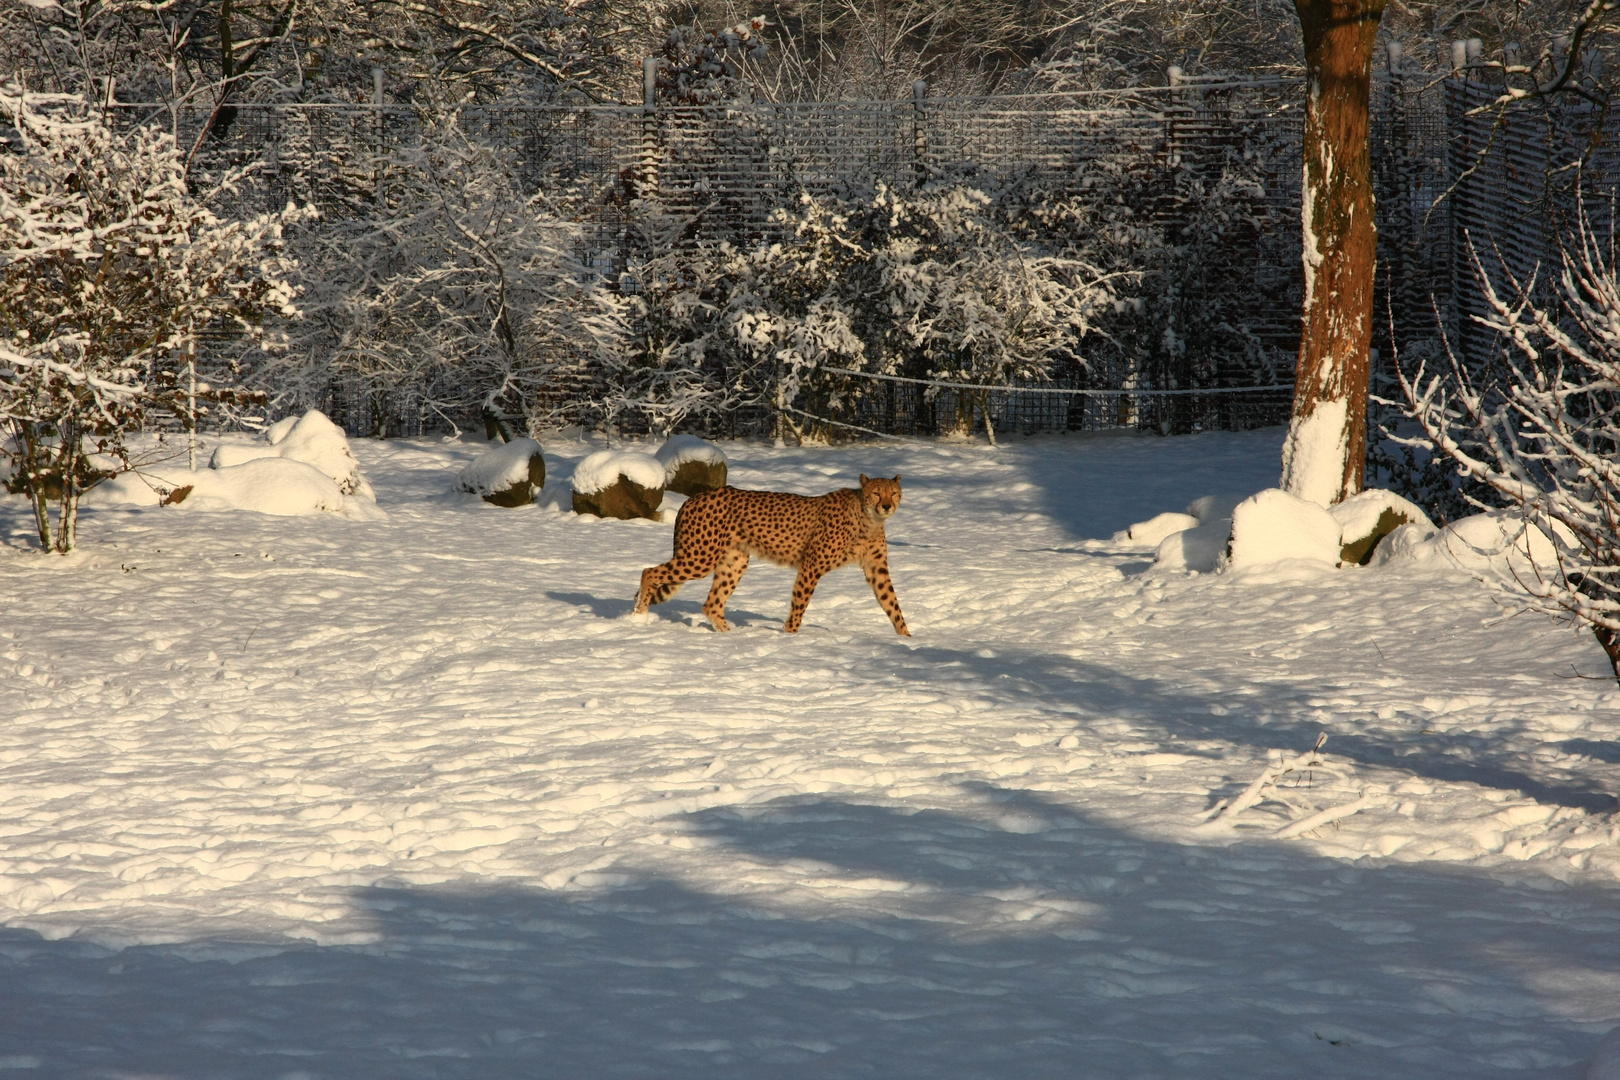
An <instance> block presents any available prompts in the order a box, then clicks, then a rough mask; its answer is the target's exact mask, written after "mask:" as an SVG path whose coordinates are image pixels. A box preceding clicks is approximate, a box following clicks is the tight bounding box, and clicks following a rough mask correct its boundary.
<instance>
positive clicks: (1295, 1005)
mask: <svg viewBox="0 0 1620 1080" xmlns="http://www.w3.org/2000/svg"><path fill="white" fill-rule="evenodd" d="M1281 438H1282V433H1281V431H1280V430H1271V431H1262V432H1252V433H1247V434H1226V433H1220V434H1208V435H1201V436H1192V437H1185V438H1176V439H1159V438H1152V437H1131V436H1102V437H1069V438H1061V437H1051V438H1042V439H1032V440H1028V441H1019V440H1013V441H1012V442H1011V443H1010V444H1008V445H1004V446H1003V447H1001V448H999V449H990V448H988V447H985V446H983V445H982V444H965V443H957V444H939V445H920V444H918V445H899V444H883V445H865V446H854V447H838V448H806V449H789V450H778V449H772V448H770V447H769V446H768V445H765V444H762V443H738V444H727V445H726V447H725V449H726V452H727V455H728V456H729V458H730V460H731V478H732V482H733V483H735V484H737V485H739V486H743V487H760V488H777V489H785V490H795V491H802V492H807V493H812V494H814V493H819V492H822V491H826V490H829V489H831V488H834V487H839V486H848V485H852V484H854V482H855V480H856V477H857V475H858V474H859V473H862V472H865V473H868V474H870V475H892V474H893V473H895V472H900V473H903V474H904V477H905V480H904V489H905V500H904V503H903V505H902V506H901V508H900V510H899V512H898V513H897V514H896V516H895V518H894V519H893V520H892V521H891V523H890V526H889V534H890V558H891V563H892V565H893V569H894V575H895V581H896V585H897V588H898V590H899V596H900V600H901V603H902V605H903V607H904V610H905V614H906V618H907V620H908V621H909V622H910V624H911V628H912V631H913V634H914V635H915V636H914V637H912V638H909V639H906V638H899V637H897V636H896V635H895V634H894V632H893V631H892V629H891V628H890V627H889V624H888V620H887V619H885V618H884V616H883V613H882V611H881V610H880V609H879V607H878V605H877V603H876V602H875V601H874V600H873V598H872V596H871V593H870V591H869V590H868V589H867V586H866V584H865V582H864V581H863V580H862V578H861V575H860V573H859V571H858V570H855V569H852V568H851V569H845V570H842V571H839V572H837V573H835V574H833V575H832V576H830V577H829V578H827V579H825V580H824V581H823V583H822V585H821V587H820V589H819V590H818V591H817V593H816V597H815V600H814V602H813V603H812V604H811V605H810V610H809V614H808V618H807V620H806V624H805V629H804V631H803V632H802V633H800V634H799V635H797V636H789V635H784V634H782V633H781V632H780V631H779V629H778V628H779V626H780V624H781V621H782V619H783V618H784V616H785V615H786V612H787V605H788V595H789V591H790V585H791V580H792V579H791V572H790V571H787V570H783V569H779V568H775V567H769V566H763V565H759V564H757V563H756V565H755V566H754V567H753V568H752V569H751V570H750V571H749V573H748V575H747V577H746V578H745V579H744V581H743V583H742V585H741V587H740V589H739V590H738V592H737V594H736V596H735V597H734V598H733V599H732V601H731V604H730V606H729V608H728V609H727V616H728V618H730V619H731V620H732V621H733V623H734V624H735V625H736V626H737V627H738V629H737V630H736V631H735V632H733V633H731V634H727V635H718V634H715V633H713V632H712V631H711V630H710V629H709V628H708V625H707V623H706V621H705V620H704V619H703V617H702V614H701V612H700V610H699V606H700V604H701V602H702V600H703V595H704V591H705V588H706V585H705V584H704V583H693V584H692V585H689V586H688V587H687V589H686V590H685V591H684V592H682V593H681V594H680V595H679V596H678V597H677V598H676V599H675V600H674V601H672V602H670V603H668V604H666V605H664V606H662V607H658V608H655V609H653V610H654V614H653V616H652V617H651V618H650V619H647V620H645V621H643V620H637V619H635V618H633V617H628V618H627V617H626V616H627V614H628V612H629V611H630V607H631V603H632V601H633V599H634V595H635V590H636V585H637V581H638V577H639V574H640V571H641V569H642V568H643V567H645V566H649V565H652V564H654V563H657V562H661V561H663V560H664V559H667V558H668V557H669V545H670V528H669V526H668V525H667V524H655V523H652V522H646V521H635V522H622V521H602V520H596V519H588V518H582V517H578V516H575V515H573V514H571V513H568V512H564V511H563V510H561V509H559V508H558V505H557V504H558V502H559V501H564V502H565V501H566V499H563V500H559V499H558V498H557V497H555V496H556V492H551V497H549V498H547V499H545V500H543V504H542V505H538V506H529V507H524V508H521V509H516V510H510V509H501V508H497V507H493V506H490V505H487V504H485V503H483V502H481V501H480V500H478V499H477V498H476V497H475V496H471V495H457V494H452V493H450V491H449V488H450V484H451V482H452V480H453V478H454V477H455V475H456V474H457V472H458V471H459V470H460V469H461V468H462V467H463V466H464V465H465V464H467V463H468V462H469V461H470V460H472V458H473V457H474V456H475V455H476V454H477V453H478V452H479V451H480V450H481V449H482V447H479V446H473V445H469V444H463V443H448V444H441V443H435V442H370V441H361V442H357V443H356V444H355V452H356V454H357V455H358V457H359V459H360V462H361V464H362V466H363V468H364V470H365V474H366V477H367V479H369V480H370V482H371V484H372V485H373V486H374V487H375V489H376V493H377V499H378V503H379V505H380V506H381V507H382V508H383V509H384V510H386V512H387V515H388V516H387V518H386V519H385V520H355V519H352V518H345V517H341V516H338V515H334V514H323V515H318V516H314V517H298V518H278V517H269V516H263V515H258V514H253V513H247V512H238V511H221V512H208V511H202V510H192V511H188V510H186V509H185V508H184V507H168V508H161V509H159V508H152V509H146V510H115V509H101V510H87V511H86V514H85V518H84V520H83V522H82V528H81V542H82V544H83V550H82V551H81V552H80V553H78V554H76V555H74V556H71V557H69V558H66V559H62V558H53V557H44V556H40V555H36V554H33V553H30V552H27V551H26V550H25V548H26V546H27V538H28V534H29V530H30V522H29V519H28V516H27V513H26V507H25V505H24V504H23V503H22V501H21V500H19V499H15V498H7V499H5V501H4V502H0V539H3V540H4V542H5V544H6V546H3V547H0V609H3V610H4V612H5V619H4V624H3V627H0V1074H4V1075H12V1074H13V1073H12V1072H10V1070H16V1072H15V1075H17V1076H19V1077H21V1076H28V1075H35V1076H50V1077H81V1076H82V1077H134V1076H140V1077H186V1078H190V1077H198V1078H204V1077H206V1078H227V1077H255V1078H256V1077H265V1078H273V1077H282V1078H295V1077H306V1078H308V1077H330V1078H358V1077H467V1078H480V1080H482V1078H493V1077H568V1078H596V1077H603V1078H613V1077H658V1078H674V1077H688V1076H690V1077H704V1078H707V1077H749V1078H756V1077H793V1076H811V1075H814V1076H826V1077H846V1076H849V1077H854V1076H871V1077H883V1078H891V1077H919V1078H930V1080H935V1078H954V1077H987V1078H991V1077H993V1078H1022V1077H1059V1076H1061V1077H1079V1076H1096V1077H1188V1078H1212V1077H1232V1078H1245V1080H1248V1078H1262V1077H1279V1078H1284V1077H1286V1078H1298V1077H1312V1078H1318V1077H1320V1078H1333V1077H1344V1078H1367V1077H1411V1078H1425V1080H1427V1078H1436V1077H1457V1078H1468V1080H1488V1078H1497V1077H1560V1078H1571V1080H1573V1078H1577V1077H1579V1076H1581V1075H1582V1071H1583V1068H1584V1066H1583V1065H1582V1064H1581V1062H1582V1061H1583V1060H1584V1059H1585V1058H1586V1056H1587V1055H1589V1054H1590V1053H1591V1052H1592V1049H1593V1047H1594V1046H1595V1045H1596V1043H1597V1040H1598V1039H1599V1037H1600V1036H1601V1035H1602V1034H1603V1033H1604V1032H1606V1031H1608V1030H1609V1029H1610V1028H1611V1027H1613V1026H1615V1025H1616V1024H1617V1023H1620V843H1617V837H1620V829H1617V828H1616V826H1615V824H1613V823H1612V820H1611V818H1610V816H1609V811H1610V809H1611V808H1612V807H1613V806H1614V800H1613V798H1612V793H1614V792H1616V791H1617V790H1620V694H1617V692H1616V690H1615V688H1614V686H1613V684H1612V682H1605V681H1603V680H1602V679H1598V678H1577V677H1576V676H1577V675H1585V676H1600V675H1602V674H1603V673H1604V672H1605V670H1606V664H1605V663H1604V661H1603V658H1602V655H1601V653H1600V651H1599V650H1598V649H1597V647H1596V645H1595V644H1594V643H1592V641H1591V639H1590V636H1589V635H1582V634H1578V633H1576V632H1575V631H1573V630H1572V629H1570V628H1568V627H1561V626H1558V625H1555V624H1553V623H1551V622H1550V621H1548V620H1546V619H1545V618H1543V617H1540V616H1535V615H1520V616H1517V617H1510V618H1504V614H1505V612H1506V610H1507V609H1505V608H1504V607H1502V606H1501V605H1499V604H1498V602H1497V600H1496V599H1495V598H1493V595H1492V594H1491V592H1490V591H1489V590H1488V589H1487V588H1486V587H1484V586H1483V585H1481V584H1479V583H1478V582H1476V581H1475V580H1474V579H1473V578H1471V577H1470V576H1469V575H1468V574H1467V573H1465V572H1462V571H1452V570H1447V569H1445V568H1444V567H1441V566H1437V565H1435V564H1434V563H1433V562H1432V561H1431V562H1430V563H1427V564H1422V565H1418V564H1416V563H1400V562H1397V563H1394V564H1391V565H1388V566H1384V567H1379V568H1372V569H1352V570H1329V569H1308V568H1305V567H1299V568H1296V569H1295V570H1294V571H1291V572H1288V573H1276V572H1272V573H1253V572H1251V573H1232V574H1205V575H1195V574H1187V573H1180V572H1168V571H1166V570H1164V569H1162V568H1156V567H1154V566H1153V565H1152V561H1151V560H1152V548H1151V547H1148V546H1146V545H1143V544H1134V543H1131V542H1120V541H1115V540H1111V539H1109V538H1110V537H1111V536H1112V535H1113V534H1115V533H1116V532H1117V531H1118V530H1122V529H1125V528H1126V527H1127V526H1129V525H1131V524H1132V523H1133V522H1137V521H1142V520H1144V519H1146V518H1149V517H1152V516H1153V515H1155V514H1157V513H1159V512H1162V511H1178V510H1181V509H1183V508H1184V507H1185V505H1186V504H1187V503H1188V502H1189V501H1190V500H1192V499H1193V498H1194V497H1197V496H1201V495H1206V494H1213V493H1222V492H1229V493H1233V494H1238V495H1244V494H1248V493H1251V492H1254V491H1256V490H1258V489H1260V488H1264V487H1268V486H1270V485H1272V484H1274V483H1275V482H1276V476H1277V469H1278V466H1277V462H1278V452H1279V448H1280V442H1281ZM600 448H601V447H600V445H598V444H591V443H580V442H564V441H560V440H552V441H550V442H548V443H547V444H546V452H547V458H548V462H547V464H548V470H547V472H548V476H549V477H550V478H551V485H552V487H553V488H555V487H556V486H557V485H559V484H560V485H562V488H561V490H564V491H565V490H566V485H567V482H568V477H569V474H570V472H571V470H572V467H573V465H574V464H575V463H577V462H578V461H579V460H581V459H582V458H584V457H585V456H586V455H587V454H588V453H590V452H592V451H594V450H597V449H600ZM645 449H653V447H648V448H645ZM548 491H550V489H548ZM1324 732H1325V733H1326V734H1327V736H1328V738H1327V742H1326V744H1325V745H1324V746H1323V748H1322V751H1321V753H1322V758H1321V761H1322V767H1321V768H1320V769H1312V770H1310V771H1309V772H1308V774H1307V775H1305V776H1299V775H1298V774H1290V776H1289V777H1287V778H1285V781H1284V782H1285V784H1293V785H1295V786H1293V787H1292V788H1288V789H1286V790H1284V791H1283V792H1282V793H1281V794H1283V795H1284V796H1286V797H1287V798H1290V799H1292V800H1294V801H1295V802H1296V803H1299V804H1300V809H1299V810H1298V811H1297V812H1294V813H1298V814H1301V815H1302V814H1304V813H1306V812H1308V811H1309V810H1311V809H1313V808H1332V807H1334V806H1337V805H1342V804H1345V803H1348V802H1351V801H1352V800H1354V799H1356V798H1360V797H1364V796H1365V797H1366V798H1367V799H1368V804H1367V808H1366V809H1364V810H1362V811H1361V812H1359V813H1357V814H1355V815H1353V816H1350V817H1346V818H1343V819H1341V820H1339V821H1337V822H1334V823H1331V824H1327V825H1323V826H1322V827H1320V828H1318V829H1314V830H1310V831H1307V832H1305V833H1304V834H1303V835H1299V836H1295V837H1292V838H1288V839H1280V838H1278V837H1277V835H1276V833H1277V831H1278V830H1279V829H1281V828H1282V827H1284V826H1285V825H1286V824H1287V822H1288V821H1289V819H1290V813H1291V812H1290V811H1287V810H1286V809H1285V808H1284V807H1283V806H1282V805H1281V804H1280V803H1278V802H1276V801H1266V802H1262V803H1260V804H1259V805H1257V806H1254V807H1253V808H1251V809H1248V810H1246V811H1244V812H1243V813H1241V814H1238V815H1236V816H1235V818H1231V820H1230V824H1228V823H1226V822H1221V823H1217V824H1216V825H1214V826H1204V827H1202V828H1201V827H1200V821H1201V820H1203V819H1205V818H1206V817H1207V816H1208V813H1207V812H1208V811H1209V810H1210V809H1211V808H1212V807H1215V806H1217V805H1218V804H1219V802H1220V801H1221V800H1223V799H1225V800H1230V799H1233V798H1234V797H1236V796H1237V795H1238V794H1239V793H1240V792H1242V791H1243V790H1244V789H1245V788H1246V787H1248V786H1249V784H1250V782H1251V781H1252V780H1254V779H1255V778H1257V777H1259V776H1261V775H1262V774H1263V773H1264V772H1265V771H1266V769H1267V767H1268V763H1269V762H1272V761H1274V760H1277V759H1279V758H1281V757H1292V756H1294V755H1296V754H1300V753H1302V752H1305V751H1308V750H1310V749H1311V747H1312V746H1313V745H1314V744H1315V742H1316V740H1317V738H1318V736H1319V735H1320V734H1321V733H1324Z"/></svg>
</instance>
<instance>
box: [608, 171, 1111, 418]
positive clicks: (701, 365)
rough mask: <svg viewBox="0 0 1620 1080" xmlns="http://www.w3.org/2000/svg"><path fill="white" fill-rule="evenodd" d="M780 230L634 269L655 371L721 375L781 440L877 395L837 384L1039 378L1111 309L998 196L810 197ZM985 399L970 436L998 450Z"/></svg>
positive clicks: (1104, 279)
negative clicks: (764, 411)
mask: <svg viewBox="0 0 1620 1080" xmlns="http://www.w3.org/2000/svg"><path fill="white" fill-rule="evenodd" d="M775 219H776V225H777V228H778V230H779V235H780V236H781V239H777V240H774V241H767V242H762V243H759V244H757V245H755V246H753V247H752V248H748V249H740V248H736V247H732V246H731V245H729V244H719V245H715V246H710V247H703V246H698V247H697V249H696V250H680V251H678V252H671V253H666V254H663V255H661V256H659V257H656V258H654V259H652V260H650V261H649V262H648V263H647V264H645V265H642V266H639V267H634V268H633V270H634V271H635V273H636V274H637V275H638V277H639V279H640V281H641V282H642V283H643V284H642V287H641V290H640V292H639V294H638V295H637V296H636V297H635V298H634V302H635V303H636V305H637V311H636V312H635V313H634V315H633V317H632V318H631V319H629V320H628V321H630V322H632V323H634V324H638V325H642V326H646V325H649V324H656V325H657V326H658V327H659V331H660V332H659V334H658V335H657V342H658V345H657V351H658V357H657V362H658V364H659V365H660V366H662V367H670V366H671V365H672V364H678V366H680V367H681V368H683V369H684V370H687V371H711V372H723V373H724V375H723V376H722V377H720V378H719V379H718V380H717V381H716V383H715V388H716V393H717V394H718V393H722V392H724V393H731V394H733V395H735V394H736V393H737V392H738V390H739V388H746V390H747V391H748V392H751V395H752V396H751V400H752V401H753V402H755V403H758V404H764V405H768V406H770V407H772V408H774V409H776V411H777V413H778V416H779V417H780V423H781V428H780V429H779V432H778V434H779V435H781V434H787V433H791V434H792V435H793V436H795V437H798V438H802V437H803V435H804V431H803V429H802V428H801V426H800V425H799V424H798V423H797V422H796V421H794V420H793V419H792V416H793V415H795V414H799V413H802V412H803V411H810V412H811V413H812V414H821V415H823V416H825V415H826V414H827V413H829V412H830V413H836V412H838V411H839V410H841V409H844V408H846V407H847V406H848V405H849V404H851V403H852V402H854V401H855V400H856V399H858V398H859V397H860V396H861V395H862V394H864V393H866V392H867V390H868V389H869V388H870V385H871V384H870V383H869V382H867V381H866V380H862V379H860V378H859V377H858V376H852V375H850V374H847V371H835V370H830V369H856V370H861V371H869V372H872V373H875V374H883V375H897V374H898V375H906V376H911V377H918V378H929V379H941V380H949V381H958V382H972V383H986V384H995V385H1009V384H1010V383H1011V382H1012V381H1013V380H1017V379H1036V378H1041V377H1043V376H1044V375H1045V374H1046V373H1047V372H1048V370H1049V366H1050V364H1051V363H1052V361H1053V360H1054V358H1056V357H1057V356H1059V355H1066V354H1067V353H1068V351H1069V350H1071V349H1072V348H1073V347H1074V346H1075V344H1076V342H1077V341H1078V340H1079V338H1080V337H1081V336H1082V335H1084V334H1085V333H1086V332H1087V331H1088V330H1090V329H1091V328H1092V321H1093V319H1094V317H1095V316H1096V315H1097V314H1098V313H1099V312H1101V311H1103V310H1112V307H1113V304H1114V301H1115V299H1116V297H1115V294H1114V292H1113V288H1112V280H1111V275H1109V274H1106V273H1103V272H1101V271H1099V270H1098V269H1097V268H1096V267H1095V266H1094V265H1093V263H1092V262H1091V261H1089V260H1087V259H1086V258H1083V257H1081V256H1080V254H1078V253H1077V252H1075V251H1074V250H1072V249H1062V248H1058V247H1048V246H1038V245H1036V244H1033V243H1030V242H1027V241H1024V240H1021V239H1019V238H1018V237H1017V236H1015V235H1014V234H1013V233H1012V232H1011V231H1010V230H1009V229H1007V228H1006V227H1005V226H1003V225H1002V224H1001V221H1000V219H999V217H998V214H997V207H996V205H995V202H994V200H992V198H991V197H990V196H988V195H986V194H985V193H984V192H982V191H979V190H977V189H975V188H972V187H969V186H966V185H963V184H953V183H942V184H940V185H937V186H929V187H923V188H919V189H916V190H898V189H894V188H889V187H886V186H884V185H882V184H879V185H878V186H877V187H876V188H875V189H873V190H871V191H868V192H865V193H859V194H848V195H845V196H842V197H840V196H835V195H819V196H818V195H811V194H808V193H806V194H802V195H801V196H800V198H799V203H798V205H797V206H796V207H794V208H792V209H791V210H787V209H783V210H778V211H776V214H775ZM643 362H645V361H643ZM987 397H988V392H981V393H980V394H979V395H978V396H977V397H975V398H970V399H964V405H963V410H962V415H961V417H960V418H959V423H960V425H961V426H962V427H963V428H964V429H965V428H966V427H967V426H968V425H969V424H970V423H971V422H972V419H973V418H972V409H973V408H974V407H977V409H978V411H979V413H980V415H981V416H982V417H983V420H984V423H985V428H986V433H987V434H988V435H989V436H990V438H991V439H992V440H994V427H993V422H992V421H991V419H990V415H989V411H988V407H987V406H988V400H987ZM800 407H808V409H803V408H800ZM692 411H695V410H690V409H689V410H688V413H689V414H690V413H691V412H692Z"/></svg>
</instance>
